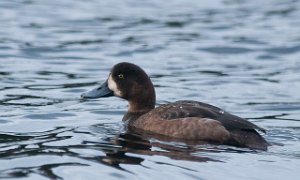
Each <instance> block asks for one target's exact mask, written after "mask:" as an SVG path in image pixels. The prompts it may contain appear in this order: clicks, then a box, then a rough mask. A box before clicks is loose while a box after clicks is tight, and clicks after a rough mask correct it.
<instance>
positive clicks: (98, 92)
mask: <svg viewBox="0 0 300 180" xmlns="http://www.w3.org/2000/svg"><path fill="white" fill-rule="evenodd" d="M113 95H114V93H113V91H112V90H110V89H109V88H108V85H107V81H105V83H103V84H102V85H101V86H100V87H96V88H94V89H91V90H89V91H87V92H85V93H83V94H81V98H101V97H109V96H113Z"/></svg>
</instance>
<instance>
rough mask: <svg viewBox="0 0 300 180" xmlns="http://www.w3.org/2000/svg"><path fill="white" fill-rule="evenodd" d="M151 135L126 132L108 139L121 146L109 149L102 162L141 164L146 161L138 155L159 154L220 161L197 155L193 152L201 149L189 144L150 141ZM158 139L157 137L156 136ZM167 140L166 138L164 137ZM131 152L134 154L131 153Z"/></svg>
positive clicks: (175, 157)
mask: <svg viewBox="0 0 300 180" xmlns="http://www.w3.org/2000/svg"><path fill="white" fill-rule="evenodd" d="M150 137H151V136H149V135H148V136H147V137H145V135H141V134H137V133H133V132H126V133H123V134H120V135H118V136H116V137H113V138H109V139H107V140H108V141H110V142H111V143H112V144H114V145H117V146H120V148H119V149H116V150H115V151H107V152H105V153H106V156H105V157H103V158H102V160H101V161H102V162H103V163H105V164H109V165H111V166H114V167H118V168H119V165H120V164H141V162H143V161H144V159H143V158H141V157H136V156H134V154H136V155H147V156H153V155H159V156H165V157H169V158H171V159H175V160H187V161H196V162H207V161H219V160H215V159H212V158H209V157H200V156H195V155H193V153H195V152H196V151H199V149H196V148H191V147H189V146H184V147H178V146H175V145H171V144H168V143H164V142H159V141H150V140H148V139H149V138H150ZM155 138H156V139H157V137H155ZM164 140H166V139H164ZM131 153H132V154H133V155H131Z"/></svg>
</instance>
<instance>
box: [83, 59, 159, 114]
mask: <svg viewBox="0 0 300 180" xmlns="http://www.w3.org/2000/svg"><path fill="white" fill-rule="evenodd" d="M109 96H117V97H120V98H123V99H126V100H127V101H128V102H129V107H128V111H129V112H140V111H149V110H150V109H153V108H154V106H155V91H154V87H153V84H152V82H151V80H150V78H149V77H148V75H147V74H146V73H145V71H144V70H142V69H141V68H140V67H139V66H137V65H135V64H131V63H127V62H122V63H118V64H116V65H115V66H113V68H112V69H111V71H110V73H109V76H108V78H107V80H106V81H105V82H104V83H103V84H102V85H101V86H99V87H96V88H94V89H92V90H90V91H88V92H85V93H83V94H82V95H81V97H82V98H101V97H109Z"/></svg>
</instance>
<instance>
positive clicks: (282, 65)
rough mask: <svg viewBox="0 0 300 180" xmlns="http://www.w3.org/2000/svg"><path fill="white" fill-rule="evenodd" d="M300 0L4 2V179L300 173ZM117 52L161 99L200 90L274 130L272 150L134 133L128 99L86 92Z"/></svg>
mask: <svg viewBox="0 0 300 180" xmlns="http://www.w3.org/2000/svg"><path fill="white" fill-rule="evenodd" d="M299 32H300V1H299V0H266V1H263V2H261V1H259V0H252V1H244V0H224V1H222V0H213V1H204V0H203V1H192V0H174V1H172V2H169V1H162V0H152V1H150V0H147V1H138V0H124V1H110V0H90V1H80V0H76V1H75V0H72V1H71V0H67V1H59V0H53V1H37V0H2V1H0V82H1V85H0V178H24V177H27V178H30V179H60V178H62V179H97V178H98V179H100V178H101V179H120V178H127V179H158V178H159V179H263V180H265V179H283V178H285V179H297V178H299V175H300V172H299V167H300V93H299V92H300V91H299V90H300V83H299V82H300V71H299V69H300V60H299V57H300V33H299ZM121 61H129V62H134V63H136V64H138V65H140V66H141V67H142V68H144V69H145V70H146V72H147V73H148V74H149V75H150V76H151V78H152V80H153V83H154V84H155V88H156V92H157V99H158V102H157V103H158V104H162V103H165V102H171V101H175V100H181V99H193V100H198V101H203V102H207V103H210V104H213V105H217V106H219V107H222V108H224V109H226V110H228V111H229V112H232V113H235V114H237V115H239V116H242V117H245V118H247V119H249V120H250V121H251V122H254V123H255V124H257V125H259V126H261V127H264V128H266V129H268V133H267V134H266V135H265V138H266V139H267V140H268V141H270V142H272V143H274V144H277V145H274V146H271V147H270V148H269V150H268V151H267V152H261V151H251V150H249V149H242V148H235V147H229V146H215V145H186V144H182V143H175V142H163V141H159V140H156V139H145V138H143V137H139V136H137V135H132V134H126V131H125V130H124V129H123V126H122V122H121V119H122V116H123V114H124V113H125V112H126V108H127V104H126V102H125V101H123V100H121V99H118V98H106V99H99V100H90V101H85V102H81V101H80V99H79V96H80V94H81V93H82V92H84V91H86V90H88V89H90V88H92V87H94V86H95V85H96V84H100V83H101V82H102V81H104V80H105V78H106V76H107V74H108V71H109V69H110V67H111V66H112V65H113V64H115V63H117V62H121Z"/></svg>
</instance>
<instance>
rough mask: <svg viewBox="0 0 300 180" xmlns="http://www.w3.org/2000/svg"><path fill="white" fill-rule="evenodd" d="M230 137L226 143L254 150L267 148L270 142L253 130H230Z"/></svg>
mask: <svg viewBox="0 0 300 180" xmlns="http://www.w3.org/2000/svg"><path fill="white" fill-rule="evenodd" d="M230 134H231V138H230V140H229V141H228V144H230V145H234V146H239V147H248V148H250V149H256V150H263V151H266V150H268V146H270V144H269V143H268V142H267V141H266V140H265V139H264V138H263V137H262V136H261V135H260V134H259V133H258V132H256V131H255V130H234V131H231V132H230Z"/></svg>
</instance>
